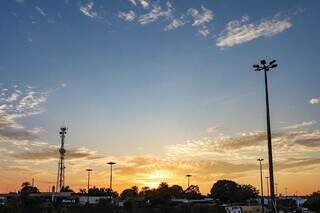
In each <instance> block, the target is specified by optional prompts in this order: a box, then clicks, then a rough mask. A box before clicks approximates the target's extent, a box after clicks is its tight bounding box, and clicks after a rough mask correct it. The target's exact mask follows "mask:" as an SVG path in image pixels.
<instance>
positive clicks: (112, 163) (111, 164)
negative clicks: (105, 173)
mask: <svg viewBox="0 0 320 213" xmlns="http://www.w3.org/2000/svg"><path fill="white" fill-rule="evenodd" d="M107 164H109V165H110V186H109V188H110V189H111V190H112V166H113V165H114V164H116V163H115V162H108V163H107Z"/></svg>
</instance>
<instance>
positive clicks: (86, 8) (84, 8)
mask: <svg viewBox="0 0 320 213" xmlns="http://www.w3.org/2000/svg"><path fill="white" fill-rule="evenodd" d="M93 6H94V3H93V2H88V3H87V4H83V5H81V6H80V11H81V12H82V13H83V14H84V15H86V16H88V17H91V18H94V17H96V16H97V15H98V14H97V12H95V11H93Z"/></svg>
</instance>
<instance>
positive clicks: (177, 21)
mask: <svg viewBox="0 0 320 213" xmlns="http://www.w3.org/2000/svg"><path fill="white" fill-rule="evenodd" d="M183 25H185V22H184V21H183V19H182V18H180V19H176V18H175V19H173V20H172V21H171V23H170V24H168V25H167V26H166V27H165V28H164V30H166V31H168V30H174V29H176V28H178V27H182V26H183Z"/></svg>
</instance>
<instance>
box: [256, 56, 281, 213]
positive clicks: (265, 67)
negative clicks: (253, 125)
mask: <svg viewBox="0 0 320 213" xmlns="http://www.w3.org/2000/svg"><path fill="white" fill-rule="evenodd" d="M277 66H278V64H276V60H272V61H270V62H269V64H268V65H267V62H266V60H261V61H260V65H258V64H255V65H253V68H255V71H262V70H263V71H264V85H265V93H266V117H267V138H268V158H269V177H270V183H268V185H269V184H270V193H271V204H272V206H271V207H272V208H271V210H272V212H273V213H275V212H276V206H275V196H274V176H273V158H272V136H271V125H270V109H269V91H268V76H267V72H268V71H270V70H272V69H273V68H276V67H277Z"/></svg>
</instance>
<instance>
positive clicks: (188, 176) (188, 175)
mask: <svg viewBox="0 0 320 213" xmlns="http://www.w3.org/2000/svg"><path fill="white" fill-rule="evenodd" d="M186 177H187V179H188V189H189V187H190V177H192V175H190V174H187V175H186Z"/></svg>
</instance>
